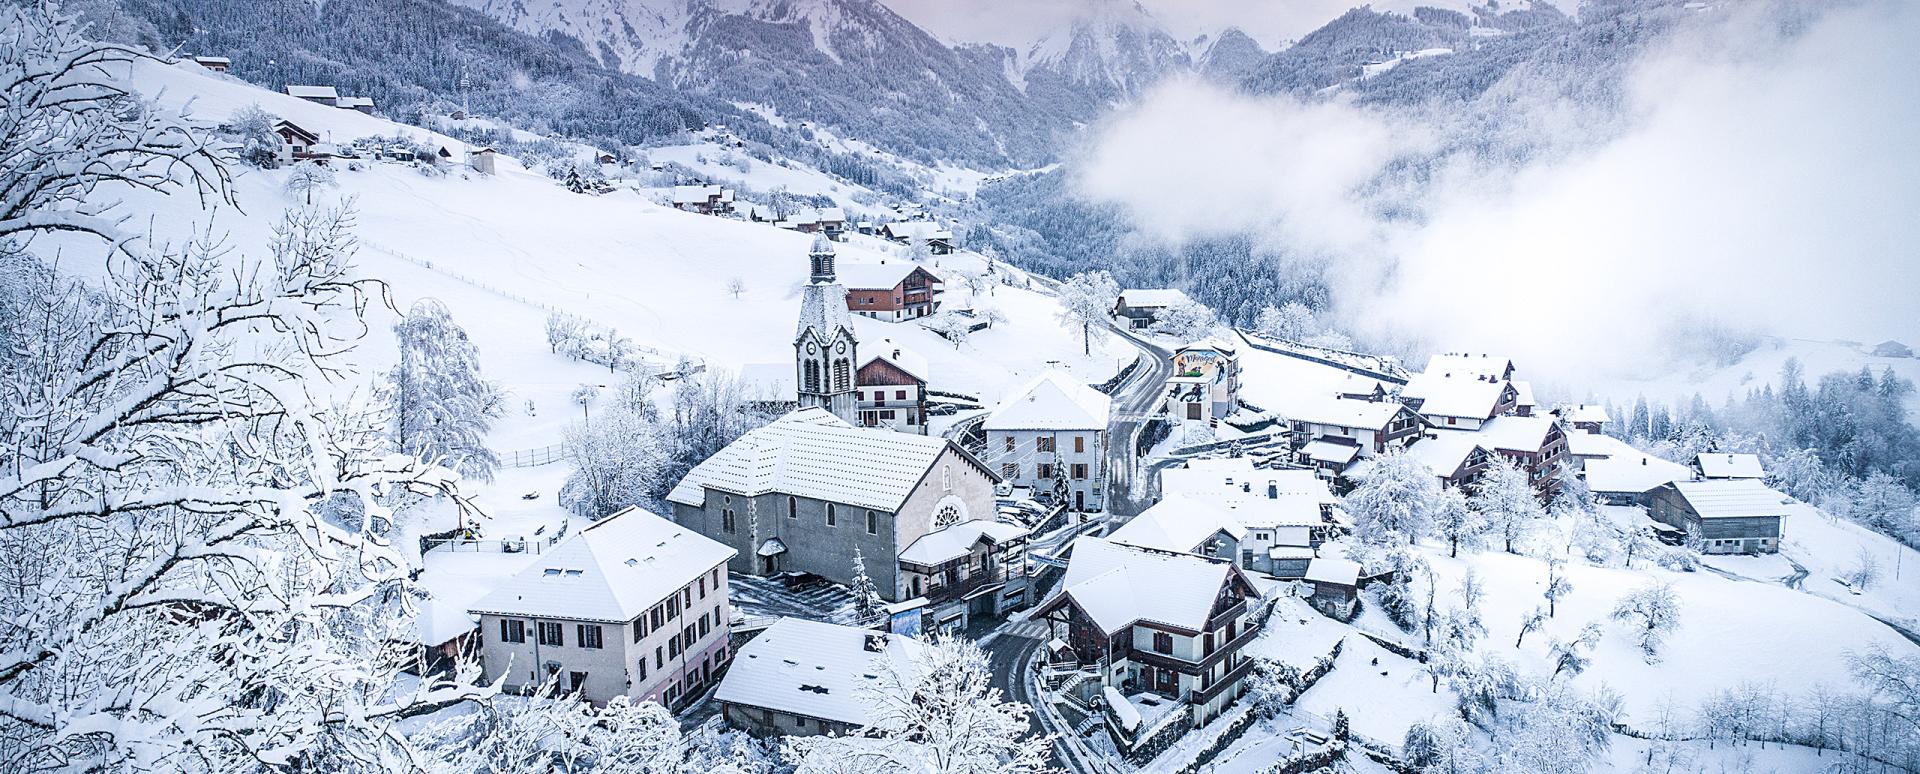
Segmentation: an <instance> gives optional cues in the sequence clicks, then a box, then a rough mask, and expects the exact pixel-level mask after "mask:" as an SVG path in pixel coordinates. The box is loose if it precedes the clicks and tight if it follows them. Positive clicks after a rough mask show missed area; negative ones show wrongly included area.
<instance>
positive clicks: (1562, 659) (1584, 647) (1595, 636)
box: [1547, 623, 1602, 677]
mask: <svg viewBox="0 0 1920 774" xmlns="http://www.w3.org/2000/svg"><path fill="white" fill-rule="evenodd" d="M1601 633H1602V632H1601V629H1600V625H1599V624H1597V623H1588V624H1587V625H1586V626H1583V627H1580V635H1579V636H1577V637H1574V638H1573V639H1571V640H1564V641H1562V640H1557V639H1556V640H1550V641H1548V642H1547V655H1548V657H1549V658H1550V659H1551V660H1552V661H1553V674H1552V675H1550V677H1559V676H1560V675H1561V674H1566V675H1567V676H1569V677H1571V676H1573V675H1577V674H1580V673H1581V672H1584V671H1586V669H1587V662H1588V657H1587V654H1588V653H1592V652H1593V649H1594V647H1596V646H1598V645H1599V644H1600V636H1601Z"/></svg>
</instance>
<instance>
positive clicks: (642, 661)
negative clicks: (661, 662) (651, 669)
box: [633, 656, 647, 682]
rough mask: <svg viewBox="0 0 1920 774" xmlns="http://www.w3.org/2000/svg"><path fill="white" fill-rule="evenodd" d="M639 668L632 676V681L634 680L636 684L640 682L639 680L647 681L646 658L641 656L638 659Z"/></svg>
mask: <svg viewBox="0 0 1920 774" xmlns="http://www.w3.org/2000/svg"><path fill="white" fill-rule="evenodd" d="M639 666H640V671H638V672H635V673H634V675H633V679H634V680H635V681H636V682H637V681H640V680H645V679H647V657H646V656H641V657H640V665H639Z"/></svg>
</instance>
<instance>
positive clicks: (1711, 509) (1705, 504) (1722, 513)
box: [1673, 479, 1789, 519]
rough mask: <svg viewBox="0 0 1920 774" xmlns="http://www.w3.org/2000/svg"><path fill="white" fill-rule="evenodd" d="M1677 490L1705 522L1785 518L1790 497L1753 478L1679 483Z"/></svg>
mask: <svg viewBox="0 0 1920 774" xmlns="http://www.w3.org/2000/svg"><path fill="white" fill-rule="evenodd" d="M1673 487H1674V488H1675V489H1677V490H1679V492H1680V496H1681V497H1684V498H1686V500H1687V504H1688V505H1691V506H1693V510H1694V512H1695V513H1698V514H1700V518H1703V519H1737V518H1741V517H1751V516H1785V515H1786V514H1787V506H1786V503H1787V501H1788V500H1789V498H1788V497H1787V496H1786V495H1784V494H1781V493H1779V492H1776V491H1774V490H1772V489H1768V488H1767V486H1766V485H1765V484H1762V483H1760V482H1758V481H1755V480H1753V479H1710V480H1707V481H1675V482H1673Z"/></svg>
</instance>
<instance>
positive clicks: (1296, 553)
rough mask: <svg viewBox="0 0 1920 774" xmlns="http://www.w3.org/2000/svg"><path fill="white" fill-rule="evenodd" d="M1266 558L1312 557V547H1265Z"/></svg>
mask: <svg viewBox="0 0 1920 774" xmlns="http://www.w3.org/2000/svg"><path fill="white" fill-rule="evenodd" d="M1267 558H1268V559H1312V558H1314V556H1313V549H1312V548H1308V547H1307V546H1274V547H1272V548H1269V549H1267Z"/></svg>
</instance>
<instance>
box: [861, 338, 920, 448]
mask: <svg viewBox="0 0 1920 774" xmlns="http://www.w3.org/2000/svg"><path fill="white" fill-rule="evenodd" d="M889 355H890V356H889ZM914 368H919V369H920V370H921V371H925V370H926V369H925V365H924V364H923V363H922V361H919V360H918V359H916V358H909V357H907V353H905V352H902V351H901V350H900V349H898V348H896V349H894V350H893V351H892V352H891V353H884V354H881V355H876V356H874V357H873V358H872V359H870V360H868V361H867V362H866V363H865V364H864V365H861V366H860V370H859V371H858V372H857V373H856V374H855V376H854V384H855V385H856V388H855V392H856V394H857V397H858V406H859V412H860V414H859V416H860V421H859V422H858V423H857V424H859V425H860V426H862V427H885V428H890V429H893V430H899V431H901V432H906V433H919V434H920V435H926V434H927V380H926V378H925V377H924V376H922V375H921V374H916V373H914V371H913V370H912V369H914Z"/></svg>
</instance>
